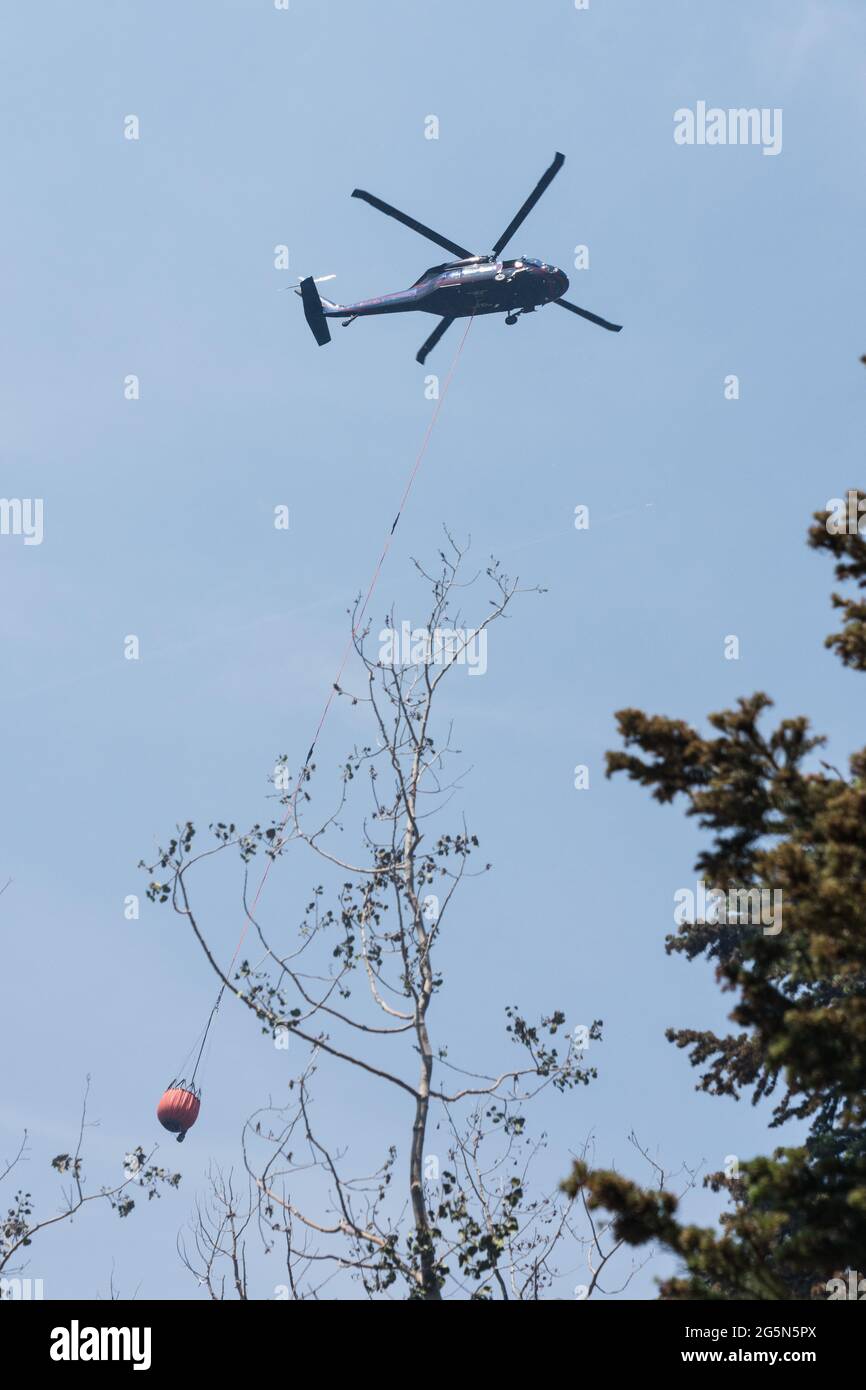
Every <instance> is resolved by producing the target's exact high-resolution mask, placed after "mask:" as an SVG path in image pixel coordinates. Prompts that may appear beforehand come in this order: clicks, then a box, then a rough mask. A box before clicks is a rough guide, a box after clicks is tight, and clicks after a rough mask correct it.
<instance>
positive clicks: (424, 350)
mask: <svg viewBox="0 0 866 1390" xmlns="http://www.w3.org/2000/svg"><path fill="white" fill-rule="evenodd" d="M564 163H565V155H563V154H559V153H558V152H557V154H556V155H555V157H554V159H553V162H552V164H551V165H550V167H549V168H548V169H546V170H545V171H544V173H543V174H542V176H541V178H540V179H539V180H538V183H537V184H536V185H535V187H534V188H533V190H532V192H531V193H530V195H529V197H528V198H527V199H526V201H525V202H524V203H523V204H522V206H521V207H520V208H519V209H518V210H517V212H516V213H515V214H514V216H513V217H512V219H511V221H510V222H509V224H508V226H507V227H506V228H505V231H504V232H503V233H502V235H501V236H500V237H499V238H498V240H497V241H495V242H494V244H493V247H492V248H491V250H490V251H489V252H487V253H486V254H483V255H479V254H473V252H472V251H469V250H468V249H467V248H466V247H465V246H460V245H459V244H458V243H457V242H456V241H451V240H450V239H449V238H448V237H445V236H440V234H439V233H438V232H435V231H433V229H432V228H431V227H427V226H425V224H424V223H423V222H419V221H418V220H417V218H415V217H410V216H409V215H408V214H407V213H405V212H400V210H399V209H398V208H395V207H392V206H391V204H390V203H385V202H383V201H382V199H381V198H377V197H376V196H375V195H374V194H373V193H368V192H366V190H365V189H363V188H355V189H353V190H352V197H353V198H361V199H363V201H364V202H365V203H369V204H370V206H371V207H374V208H376V209H377V210H378V211H379V212H383V213H385V214H386V215H387V216H388V217H393V218H395V219H396V221H398V222H402V223H403V225H404V226H405V227H410V228H411V229H412V231H414V232H419V233H420V235H421V236H423V237H426V238H427V240H428V241H432V242H435V243H436V245H437V246H441V247H443V249H444V250H446V251H450V252H451V254H452V255H453V256H456V257H458V259H457V260H453V261H446V262H444V263H443V264H442V265H434V266H430V268H429V269H428V270H425V271H424V273H423V275H420V276H419V277H418V279H417V280H416V281H415V283H414V285H411V286H410V287H409V288H408V289H406V290H397V291H395V292H394V293H393V294H383V295H379V296H378V297H377V298H375V299H361V300H358V302H357V303H355V304H334V303H333V302H332V301H331V300H330V299H325V298H324V296H322V295H320V294H319V291H318V289H317V288H316V284H317V280H329V279H333V278H334V277H333V276H328V275H326V276H321V277H313V276H306V277H305V278H304V279H302V280H301V281H300V284H299V285H298V286H297V287H296V289H295V293H296V294H299V295H300V296H301V299H302V301H303V306H304V315H305V317H306V320H307V323H308V324H309V326H310V328H311V330H312V333H313V336H314V338H315V339H316V342H317V343H318V344H319V346H320V347H324V346H325V344H326V343H329V342H330V341H331V332H330V329H329V328H328V323H327V320H328V319H332V318H340V319H342V321H343V327H344V328H348V326H349V324H350V323H354V322H355V320H356V319H359V318H368V317H370V315H372V314H401V313H407V312H409V311H410V310H421V311H422V312H423V313H427V314H438V315H439V316H440V321H439V323H438V324H437V325H436V327H435V328H434V329H433V332H432V333H431V334H430V336H429V338H427V339H426V340H425V342H424V343H423V344H422V345H421V347H420V348H419V350H418V352H417V353H416V355H415V360H416V362H421V363H424V362H425V361H426V359H427V356H428V354H429V353H430V352H432V350H433V348H434V347H435V346H436V344H437V343H438V342H439V340H440V339H441V337H442V336H443V334H444V333H446V332H447V331H448V329H449V328H450V327H451V325H452V323H453V322H454V320H455V319H458V318H467V317H469V316H474V315H476V314H499V313H504V314H505V322H506V323H507V324H508V325H509V327H511V326H513V325H514V324H515V323H517V320H518V317H520V316H521V315H523V314H532V313H534V312H535V310H536V309H539V308H541V306H542V305H544V304H558V305H559V306H560V308H562V309H568V310H569V311H570V313H572V314H579V315H580V316H581V318H584V319H588V320H589V322H590V323H597V324H598V325H599V327H600V328H607V329H609V330H610V332H611V333H619V332H620V330H621V328H622V324H619V323H609V322H608V320H607V319H603V318H599V316H598V314H591V313H590V312H589V310H588V309H581V308H580V307H579V306H578V305H577V304H572V303H571V302H570V301H569V300H567V299H563V295H564V294H565V291H566V290H567V289H568V276H567V275H566V274H565V272H564V271H563V270H560V269H559V268H558V267H557V266H555V265H548V264H547V262H545V261H539V260H535V259H533V258H531V257H529V256H521V257H519V258H517V259H515V260H501V259H500V257H501V255H502V252H503V251H504V250H505V247H506V246H507V244H508V242H509V241H511V239H512V237H513V236H514V234H515V232H516V231H517V230H518V228H519V227H520V226H522V224H523V222H524V221H525V220H526V218H527V217H528V216H529V214H530V212H531V211H532V209H533V208H534V207H535V204H536V203H537V202H538V200H539V198H540V197H541V195H542V194H543V193H544V192H545V190H546V189H547V188H548V187H549V185H550V184H551V183H552V181H553V179H554V178H555V177H556V175H557V174H558V173H559V171H560V169H561V168H562V166H563V164H564Z"/></svg>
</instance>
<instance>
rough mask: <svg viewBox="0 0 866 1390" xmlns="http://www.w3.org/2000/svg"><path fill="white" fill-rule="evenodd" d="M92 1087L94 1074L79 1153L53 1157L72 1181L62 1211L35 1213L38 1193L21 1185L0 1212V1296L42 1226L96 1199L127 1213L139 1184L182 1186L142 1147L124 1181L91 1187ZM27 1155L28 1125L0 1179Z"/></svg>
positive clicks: (126, 1165)
mask: <svg viewBox="0 0 866 1390" xmlns="http://www.w3.org/2000/svg"><path fill="white" fill-rule="evenodd" d="M89 1092H90V1077H88V1078H87V1084H86V1087H85V1093H84V1100H83V1102H82V1106H81V1121H80V1124H79V1128H78V1140H77V1143H76V1146H75V1151H74V1153H71V1154H69V1153H64V1154H57V1155H56V1156H55V1157H54V1158H53V1159H52V1160H51V1167H52V1168H53V1169H54V1170H55V1172H56V1173H59V1174H60V1175H61V1176H63V1177H65V1178H67V1179H68V1183H67V1186H66V1187H65V1188H64V1190H63V1204H62V1206H61V1208H60V1210H59V1211H58V1212H55V1214H54V1215H53V1216H46V1217H42V1218H41V1219H37V1218H36V1217H35V1216H34V1199H33V1195H32V1193H30V1192H28V1191H26V1190H25V1189H24V1188H23V1187H21V1188H18V1189H17V1190H16V1191H15V1192H14V1193H13V1196H12V1200H11V1203H10V1205H9V1206H8V1207H7V1209H6V1213H5V1215H2V1216H0V1271H2V1272H3V1274H4V1279H3V1281H2V1282H0V1299H3V1298H6V1297H10V1298H11V1297H14V1293H13V1291H12V1288H11V1285H10V1284H9V1281H10V1280H11V1279H12V1277H13V1276H20V1274H21V1273H22V1271H23V1270H24V1269H25V1268H26V1265H27V1261H26V1256H25V1255H24V1253H23V1252H24V1251H25V1250H29V1247H30V1246H31V1245H32V1244H33V1241H34V1239H35V1238H36V1236H37V1235H39V1234H40V1233H41V1232H42V1231H46V1230H48V1229H49V1228H50V1227H52V1226H57V1225H59V1224H62V1223H64V1222H68V1221H71V1220H72V1218H73V1217H74V1216H76V1215H77V1213H78V1212H79V1211H81V1209H82V1208H83V1207H86V1206H88V1205H89V1204H90V1203H92V1202H107V1203H108V1205H109V1206H110V1207H112V1208H113V1210H114V1211H116V1212H117V1214H118V1216H120V1217H124V1216H128V1215H129V1214H130V1212H131V1211H132V1210H133V1208H134V1207H135V1197H134V1196H133V1193H134V1191H135V1189H136V1188H139V1189H141V1190H142V1191H143V1192H144V1193H146V1195H147V1198H148V1200H149V1201H150V1200H151V1199H152V1198H154V1197H158V1196H159V1195H160V1187H161V1186H163V1185H167V1186H169V1187H177V1186H178V1184H179V1183H180V1176H181V1175H180V1173H170V1172H169V1171H168V1170H167V1169H165V1168H160V1167H158V1166H157V1165H156V1164H155V1163H153V1162H152V1158H153V1152H154V1151H153V1150H152V1151H151V1153H150V1154H145V1152H144V1150H143V1149H142V1148H141V1147H140V1146H139V1147H137V1148H135V1149H132V1150H131V1151H130V1152H129V1153H127V1154H126V1155H125V1157H124V1160H123V1174H124V1176H123V1180H122V1181H121V1182H119V1183H116V1184H114V1185H113V1186H111V1187H100V1188H99V1189H98V1190H97V1191H95V1192H88V1191H87V1189H86V1180H85V1174H84V1159H83V1156H82V1150H83V1147H84V1134H85V1130H86V1129H87V1128H88V1124H89V1122H88V1119H87V1099H88V1095H89ZM28 1158H29V1148H28V1136H27V1132H26V1130H25V1132H24V1134H23V1136H22V1139H21V1143H20V1145H19V1147H18V1150H17V1152H16V1153H15V1155H14V1157H13V1158H12V1159H10V1160H9V1161H8V1162H6V1163H5V1164H4V1166H3V1170H2V1172H0V1184H2V1183H4V1182H5V1181H6V1180H7V1179H8V1178H10V1177H11V1176H12V1175H13V1174H16V1173H17V1172H18V1170H19V1169H20V1167H21V1165H22V1164H23V1163H25V1162H26V1161H27V1159H28Z"/></svg>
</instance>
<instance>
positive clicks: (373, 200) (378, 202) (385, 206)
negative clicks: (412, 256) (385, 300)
mask: <svg viewBox="0 0 866 1390" xmlns="http://www.w3.org/2000/svg"><path fill="white" fill-rule="evenodd" d="M352 197H353V198H363V200H364V202H365V203H369V204H370V206H371V207H372V208H378V209H379V211H380V212H384V213H386V214H387V216H388V217H395V218H396V219H397V221H398V222H402V223H403V226H404V227H411V228H412V231H413V232H420V233H421V236H425V237H426V238H427V240H428V241H435V242H436V245H437V246H444V248H445V250H446V251H450V252H451V253H452V254H453V255H455V256H459V257H460V259H461V260H463V259H464V258H465V257H466V256H471V255H472V254H473V253H472V252H471V251H467V250H466V247H465V246H458V245H457V242H456V241H449V240H448V238H447V236H440V235H439V233H438V232H434V231H433V229H432V227H425V226H424V223H423V222H419V221H418V220H417V218H415V217H410V216H409V215H408V213H405V212H400V210H399V208H392V206H391V204H390V203H383V201H382V199H381V198H377V197H376V196H375V195H374V194H373V193H367V192H365V190H364V189H363V188H353V189H352Z"/></svg>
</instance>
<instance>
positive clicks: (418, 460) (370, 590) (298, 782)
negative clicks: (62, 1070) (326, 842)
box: [190, 315, 474, 1087]
mask: <svg viewBox="0 0 866 1390" xmlns="http://www.w3.org/2000/svg"><path fill="white" fill-rule="evenodd" d="M473 319H474V315H471V316H470V318H469V321H468V323H467V324H466V328H465V329H464V332H463V337H462V338H461V339H460V343H459V345H458V348H457V351H456V352H455V354H454V358H453V361H452V363H451V366H450V367H449V369H448V375H447V376H446V378H445V383H444V385H443V387H442V390H441V392H440V394H439V399H438V400H437V402H436V408H435V409H434V411H433V414H432V415H431V416H430V420H429V421H428V424H427V429H426V430H425V432H424V438H423V440H422V441H421V447H420V449H419V450H418V453H417V454H416V456H415V462H414V464H413V466H412V471H411V472H410V474H409V477H408V479H407V481H406V486H405V487H404V489H403V496H402V497H401V498H400V505H399V506H398V508H397V514H396V516H395V517H394V520H393V521H392V523H391V529H390V531H389V532H388V534H387V536H386V537H385V541H384V544H383V546H382V551H381V554H380V555H379V559H378V560H377V562H376V567H375V569H374V570H373V575H372V578H371V580H370V583H369V585H368V587H367V592H366V594H365V596H364V602H363V603H362V604H361V607H360V609H359V610H358V614H357V617H356V619H355V622H354V624H353V626H352V631H351V633H350V635H349V638H348V640H347V642H346V645H345V647H344V649H343V654H342V657H341V658H340V665H339V668H338V670H337V674H336V676H335V678H334V680H333V681H332V683H331V688H330V690H329V691H328V698H327V699H326V701H325V705H324V708H323V710H322V713H321V715H320V717H319V722H318V724H317V726H316V732H315V733H314V734H313V741H312V743H311V744H310V747H309V750H308V752H307V756H306V758H305V759H304V765H303V767H302V768H301V771H300V773H299V775H298V777H297V778H296V779H295V787H294V790H293V792H292V795H291V799H290V801H289V805H288V809H287V810H286V814H285V816H284V817H283V819H282V822H281V824H280V828H279V831H278V832H277V836H276V838H275V843H278V842H279V841H280V840H281V839H282V836H283V833H284V831H285V829H286V826H287V825H288V823H289V820H290V818H291V817H292V815H293V814H294V812H295V808H296V806H297V801H298V793H299V792H300V789H301V787H302V786H303V784H304V780H305V777H304V774H305V773H306V771H307V769H308V768H309V766H310V761H311V759H312V756H313V753H314V752H315V749H316V744H317V743H318V741H319V738H320V736H321V733H322V730H323V728H324V727H325V720H326V719H327V717H328V713H329V711H330V708H331V705H332V703H333V700H334V696H335V694H336V693H337V688H338V687H339V684H340V680H341V678H342V675H343V671H344V670H345V667H346V662H347V661H348V659H349V654H350V652H351V650H352V647H353V645H354V643H355V640H356V638H357V636H358V632H359V630H360V627H361V624H362V622H363V620H364V616H365V614H366V612H367V609H368V608H369V606H370V601H371V599H372V597H373V594H374V592H375V589H376V585H377V584H378V582H379V576H380V575H381V573H382V567H383V565H384V563H385V560H386V558H387V555H388V551H389V550H390V549H391V542H392V541H393V539H394V532H395V531H396V530H397V524H398V522H399V520H400V517H401V516H402V515H403V511H404V509H405V507H406V503H407V502H408V500H409V494H410V493H411V491H412V488H413V486H414V483H415V479H416V478H417V476H418V472H419V470H420V468H421V464H422V463H423V461H424V455H425V454H426V453H427V448H428V445H429V443H430V439H431V436H432V434H433V430H434V428H435V425H436V421H437V420H438V419H439V413H440V411H441V409H442V406H443V405H444V403H445V397H446V396H447V395H448V388H449V386H450V385H451V382H452V380H453V379H454V373H455V372H456V370H457V364H458V363H459V361H460V358H461V356H462V353H463V348H464V345H465V343H466V339H467V338H468V337H469V330H470V328H471V327H472V323H473ZM274 859H275V855H273V854H270V855H268V857H267V860H266V863H265V866H264V870H263V872H262V875H261V877H260V879H259V882H258V886H257V888H256V891H255V893H254V894H253V898H252V901H251V903H250V905H249V907H248V908H247V914H246V920H245V922H244V925H243V929H242V931H241V934H240V936H239V937H238V944H237V946H236V947H235V953H234V955H233V956H232V958H231V961H230V962H229V967H228V970H227V971H226V979H227V980H228V979H229V978H230V977H231V972H232V970H233V968H234V964H235V961H236V960H237V958H238V955H239V954H240V949H241V947H242V946H243V944H244V940H245V938H246V934H247V932H248V931H249V926H250V922H251V921H252V918H253V913H254V912H255V909H256V905H257V904H258V901H259V898H260V897H261V895H262V890H263V889H264V886H265V884H266V883H267V880H268V875H269V873H270V871H271V867H272V865H273V863H274ZM225 988H226V985H225V983H223V984H222V985H220V988H219V993H218V994H217V997H216V1003H215V1004H214V1006H213V1008H212V1009H211V1013H210V1018H209V1019H208V1021H207V1023H206V1025H205V1030H204V1036H203V1037H202V1040H201V1047H200V1048H199V1052H198V1057H197V1058H196V1063H195V1067H194V1068H193V1073H192V1079H191V1082H190V1086H191V1087H192V1086H194V1084H195V1075H196V1072H197V1071H198V1066H199V1063H200V1061H201V1057H202V1053H203V1052H204V1045H205V1043H206V1042H207V1037H208V1033H209V1032H210V1029H211V1025H212V1024H213V1021H214V1019H215V1018H216V1016H217V1013H218V1011H219V1006H220V1004H221V1003H222V997H223V994H224V992H225Z"/></svg>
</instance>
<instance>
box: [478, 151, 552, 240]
mask: <svg viewBox="0 0 866 1390" xmlns="http://www.w3.org/2000/svg"><path fill="white" fill-rule="evenodd" d="M564 163H565V155H564V154H559V153H558V152H557V154H556V155H555V156H554V159H553V163H552V164H551V166H550V168H549V169H546V170H545V172H544V173H543V174H542V175H541V178H540V179H539V180H538V183H537V184H536V185H535V187H534V188H533V190H532V192H531V193H530V195H529V197H528V198H527V200H526V202H525V203H524V204H523V207H522V208H521V209H520V211H519V212H518V213H516V214H515V216H514V217H512V219H511V221H510V222H509V224H508V226H507V227H506V228H505V231H504V232H503V233H502V236H501V237H500V238H499V240H498V241H497V242H495V243H494V245H493V255H494V256H498V255H499V252H500V251H502V250H503V249H504V247H505V245H506V243H507V242H509V241H510V240H511V238H512V237H513V236H514V233H515V232H516V231H517V228H518V227H519V226H520V224H521V222H523V221H524V220H525V218H527V217H528V216H529V214H530V213H531V212H532V209H533V208H534V207H535V204H536V203H537V202H538V200H539V198H540V197H541V195H542V193H543V192H544V190H545V189H546V188H547V186H548V184H550V183H552V182H553V180H554V179H555V178H556V176H557V174H558V173H559V171H560V169H561V168H562V166H563V164H564Z"/></svg>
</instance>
